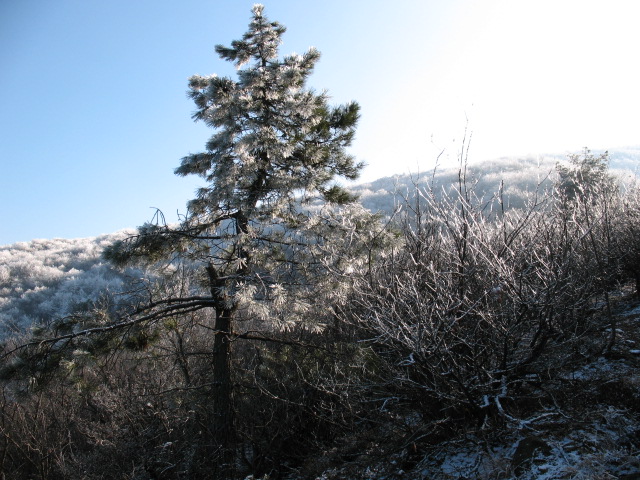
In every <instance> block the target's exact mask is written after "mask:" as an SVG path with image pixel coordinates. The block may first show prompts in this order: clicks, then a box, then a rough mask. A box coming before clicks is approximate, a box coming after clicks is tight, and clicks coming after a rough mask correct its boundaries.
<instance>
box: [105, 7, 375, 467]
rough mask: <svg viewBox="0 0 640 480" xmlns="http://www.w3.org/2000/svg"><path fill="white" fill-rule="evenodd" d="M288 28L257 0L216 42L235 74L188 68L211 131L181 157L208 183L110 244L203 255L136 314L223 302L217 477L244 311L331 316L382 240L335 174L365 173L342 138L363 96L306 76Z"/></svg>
mask: <svg viewBox="0 0 640 480" xmlns="http://www.w3.org/2000/svg"><path fill="white" fill-rule="evenodd" d="M284 32H285V28H284V27H283V26H282V25H280V24H279V23H277V22H270V21H269V20H268V19H267V18H266V17H265V15H264V12H263V6H262V5H255V6H254V7H253V18H252V20H251V23H250V25H249V29H248V31H247V33H245V34H244V36H243V38H242V40H237V41H233V42H232V43H231V46H230V47H224V46H217V47H216V51H217V53H218V55H219V56H220V57H221V58H222V59H224V60H227V61H230V62H232V63H233V64H234V65H235V66H236V67H237V68H238V75H237V79H236V80H233V79H231V78H226V77H219V76H216V75H211V76H207V77H203V76H194V77H192V78H191V79H190V81H189V88H190V90H189V95H190V97H191V98H192V99H193V100H194V102H195V104H196V107H197V108H196V111H195V113H194V115H193V118H194V119H195V120H196V121H202V122H205V123H206V124H207V125H208V126H210V127H211V128H213V129H214V133H213V135H212V136H211V138H210V139H209V141H208V142H207V144H206V149H205V151H204V152H201V153H195V154H191V155H188V156H186V157H185V158H183V159H182V162H181V165H180V166H179V167H178V168H177V169H176V174H177V175H181V176H184V175H198V176H200V177H202V178H203V179H205V181H206V182H207V183H206V185H205V186H203V187H202V188H200V189H199V190H198V191H197V196H196V198H194V199H193V200H191V201H190V202H189V203H188V210H187V214H186V215H185V216H184V218H183V220H182V221H181V223H180V224H179V225H177V226H173V227H172V226H168V225H166V224H165V223H164V222H160V221H156V222H152V223H147V224H145V225H143V226H142V227H140V228H139V231H138V234H137V235H135V236H133V237H131V238H128V239H126V240H123V241H120V242H117V243H115V244H114V245H113V246H111V247H109V248H108V249H107V250H106V251H105V257H106V258H107V259H109V260H111V261H112V262H114V263H116V264H120V265H126V264H130V263H132V262H136V261H138V262H143V263H148V264H152V263H154V262H158V261H169V262H173V263H175V262H182V264H183V265H189V266H191V267H192V268H194V269H199V271H200V278H201V279H202V280H203V282H202V284H203V286H204V290H205V294H203V293H202V291H193V292H190V293H189V294H181V295H180V296H177V297H175V298H161V299H159V300H154V301H152V302H149V303H148V305H146V306H145V307H143V308H140V309H138V310H137V311H136V313H135V315H134V316H132V317H131V319H130V320H128V322H129V323H131V322H139V321H142V320H144V321H146V320H148V319H158V318H162V317H165V316H175V315H179V314H181V313H183V312H189V311H193V310H198V309H201V308H211V309H212V311H213V312H214V313H215V317H214V318H215V326H214V330H215V333H214V334H215V338H214V348H213V351H212V362H211V364H212V382H211V384H212V385H213V387H212V393H211V394H212V398H213V404H214V407H215V409H216V416H215V419H214V420H213V425H212V426H211V427H212V431H213V434H214V436H215V439H216V442H217V444H218V445H217V446H218V448H219V449H220V450H219V451H220V452H222V453H220V457H219V465H222V467H221V470H220V471H219V472H218V473H217V474H216V475H217V476H218V477H219V478H222V477H224V476H228V475H229V472H228V471H227V470H226V469H225V467H224V465H230V464H232V463H233V451H232V450H233V445H234V428H233V389H232V372H231V366H230V358H231V344H232V340H233V339H234V338H237V337H238V336H241V337H242V338H250V335H249V334H247V333H246V332H245V333H244V334H242V333H241V332H239V330H238V324H239V322H246V324H247V325H250V327H245V330H246V329H248V328H251V329H252V330H254V331H255V330H260V329H262V330H263V331H264V329H269V328H277V327H278V326H280V327H287V326H290V325H292V323H293V322H297V323H299V322H301V321H302V320H303V319H304V318H316V319H322V318H326V317H327V311H330V310H331V309H330V306H331V305H330V302H335V301H338V300H337V299H338V297H339V296H340V291H341V289H340V285H346V283H344V282H342V283H341V279H345V278H346V277H347V275H343V274H344V273H345V272H348V271H351V270H352V269H353V268H354V265H355V264H357V263H362V262H365V261H367V260H366V259H367V258H368V257H367V255H366V253H367V252H366V250H367V248H370V247H371V244H369V246H368V247H367V246H366V245H365V243H366V242H364V243H363V242H358V241H356V240H355V239H356V237H358V236H357V235H354V232H356V231H357V232H363V233H364V234H365V235H369V239H371V240H375V238H378V237H376V235H375V232H376V231H378V232H379V231H380V230H379V229H378V230H376V228H375V226H374V224H376V219H375V218H374V217H373V216H371V215H370V214H368V213H367V212H366V211H364V209H362V207H360V206H358V205H356V204H355V203H352V201H353V200H354V198H353V197H352V196H351V195H349V194H348V193H347V192H346V191H345V190H344V189H342V188H341V187H339V186H338V185H336V184H335V183H334V182H335V178H336V177H344V178H347V179H355V178H357V176H358V173H359V170H360V169H361V168H362V165H361V164H359V163H356V162H355V161H354V159H353V157H352V156H350V155H348V154H347V153H346V151H345V148H346V147H348V146H349V145H350V144H351V142H352V140H353V137H354V132H355V126H356V122H357V120H358V115H359V114H358V110H359V107H358V105H357V104H356V103H349V104H347V105H341V106H337V107H333V106H330V105H328V98H327V95H326V94H325V93H317V92H315V91H313V90H312V89H309V88H307V87H306V86H305V83H306V81H307V79H308V77H309V75H310V74H311V73H312V71H313V68H314V66H315V64H316V63H317V61H318V59H319V58H320V54H319V52H318V51H317V50H315V49H313V48H312V49H310V50H309V51H308V52H306V53H305V54H303V55H296V54H294V55H290V56H286V57H284V58H282V59H280V58H279V57H278V47H279V45H280V43H281V37H282V34H283V33H284ZM318 200H321V202H320V203H319V202H318ZM320 204H324V205H328V206H326V207H324V208H322V207H321V205H320ZM305 205H306V206H305ZM379 238H382V237H381V236H380V237H379ZM330 272H332V274H331V275H330V274H329V273H330ZM259 321H262V322H261V324H260V322H259ZM124 323H127V322H124ZM307 326H308V327H309V328H321V325H317V324H316V325H307Z"/></svg>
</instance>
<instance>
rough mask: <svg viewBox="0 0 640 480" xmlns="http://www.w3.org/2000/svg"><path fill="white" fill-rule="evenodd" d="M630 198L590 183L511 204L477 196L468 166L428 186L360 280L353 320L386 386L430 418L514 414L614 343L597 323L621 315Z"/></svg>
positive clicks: (351, 312) (479, 418)
mask: <svg viewBox="0 0 640 480" xmlns="http://www.w3.org/2000/svg"><path fill="white" fill-rule="evenodd" d="M574 187H575V185H574ZM620 205H621V202H620V197H619V196H617V192H614V191H611V190H607V191H604V190H603V189H599V186H598V185H591V186H590V189H589V196H581V195H576V196H574V197H573V198H572V199H571V203H570V204H569V202H567V201H566V199H565V198H563V197H562V196H561V195H560V193H559V192H558V191H552V192H547V193H544V194H543V193H542V192H540V193H538V194H533V195H532V197H531V201H530V203H529V204H528V205H527V206H526V208H524V209H511V210H506V209H505V208H503V204H502V202H501V195H500V192H498V193H497V194H496V196H495V197H494V198H493V199H492V200H489V201H488V202H487V201H480V200H478V199H477V198H475V197H474V194H473V186H471V185H468V184H467V181H466V178H465V169H464V166H462V167H461V169H460V178H459V184H458V187H457V188H456V189H452V190H450V191H447V192H444V193H443V194H439V195H436V194H435V193H434V192H433V191H430V190H426V191H425V190H419V191H417V192H416V199H415V200H414V201H413V203H411V204H406V205H405V214H404V218H403V221H402V224H401V226H400V228H401V231H402V235H403V238H404V245H403V246H402V247H400V248H396V249H395V250H394V251H393V253H392V254H391V255H390V256H389V257H388V259H387V260H386V261H381V262H378V263H377V264H376V265H374V267H373V268H372V269H371V271H370V272H368V273H367V274H365V275H362V276H361V278H360V280H359V282H360V284H359V286H358V288H357V289H356V290H357V291H358V294H357V295H356V296H355V298H354V300H353V303H352V305H351V308H350V310H349V311H348V312H345V313H346V315H345V316H346V317H347V318H351V319H352V321H354V322H355V323H356V324H357V325H358V326H359V327H360V329H361V332H362V334H363V336H364V337H365V338H366V339H367V340H368V342H369V344H370V345H371V346H372V348H374V349H375V351H376V352H377V354H378V355H379V356H380V357H381V358H383V359H384V361H385V362H386V363H387V365H388V366H389V367H390V372H391V371H392V372H393V376H392V377H389V378H388V379H387V382H388V383H387V384H388V385H390V386H391V387H392V388H393V389H395V390H396V391H399V392H401V394H400V395H399V397H401V398H404V399H408V400H409V401H410V402H411V403H412V404H413V405H414V406H417V407H418V408H420V409H421V411H422V412H423V415H424V416H425V418H427V419H441V418H442V417H443V416H444V417H451V418H454V417H460V416H462V417H468V416H471V417H473V418H475V419H476V420H477V421H478V422H479V424H481V423H482V422H484V421H486V420H487V419H488V418H490V417H491V416H492V415H493V416H498V417H499V418H502V419H503V420H507V421H516V419H515V418H514V416H513V412H514V411H515V410H516V407H515V405H516V402H514V399H516V398H517V397H518V395H519V393H518V392H519V391H520V389H521V388H522V386H523V385H526V384H527V383H537V384H539V383H540V382H543V381H544V380H545V379H546V378H548V377H549V375H552V373H551V372H552V371H553V369H554V368H557V367H559V366H561V365H562V364H563V363H564V362H566V361H568V360H569V359H568V356H571V357H572V358H573V359H574V360H575V359H576V358H587V357H589V356H591V355H594V354H596V353H600V352H602V351H603V350H604V349H605V348H606V347H607V346H609V347H610V346H611V344H612V342H613V341H614V335H613V334H612V333H609V334H604V333H599V334H598V333H597V332H596V330H597V329H599V328H600V327H601V325H600V324H597V323H596V322H595V320H596V319H597V318H599V317H598V315H597V314H600V313H601V310H603V311H604V313H603V314H604V317H605V322H606V321H609V322H612V321H613V320H612V316H611V312H610V302H609V298H608V292H609V291H610V290H611V289H612V288H615V286H616V285H617V282H619V281H620V275H619V273H620V261H621V258H620V256H616V255H615V253H614V245H615V241H614V238H613V225H614V219H616V218H618V216H619V213H620ZM599 300H602V305H603V307H602V308H600V307H599V305H600V304H599V303H598V301H599ZM607 319H608V320H607ZM605 326H606V323H605ZM602 330H604V328H602ZM608 331H609V332H615V325H614V324H612V323H610V325H609V329H608ZM594 332H595V333H596V334H595V336H594V335H589V339H590V340H589V341H586V340H585V339H586V338H587V334H592V333H594ZM594 339H595V340H594ZM567 347H569V348H567ZM510 412H511V413H510Z"/></svg>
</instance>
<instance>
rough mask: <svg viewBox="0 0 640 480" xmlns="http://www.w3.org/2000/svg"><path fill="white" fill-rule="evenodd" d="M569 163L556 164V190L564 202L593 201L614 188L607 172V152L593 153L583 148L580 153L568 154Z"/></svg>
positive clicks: (612, 180) (611, 178)
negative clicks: (557, 176) (557, 177)
mask: <svg viewBox="0 0 640 480" xmlns="http://www.w3.org/2000/svg"><path fill="white" fill-rule="evenodd" d="M568 158H569V165H561V164H557V165H556V170H557V172H558V175H559V179H558V182H557V188H558V191H559V193H560V195H561V197H562V198H563V200H564V201H565V202H569V203H572V202H576V201H578V200H579V201H590V202H594V201H595V200H596V199H597V197H598V196H599V195H603V194H609V193H611V192H613V191H614V190H615V181H614V179H613V177H612V176H611V175H610V174H609V152H604V153H603V154H601V155H594V154H592V153H591V151H590V150H589V149H587V148H585V149H584V150H583V152H582V155H576V154H571V155H569V157H568Z"/></svg>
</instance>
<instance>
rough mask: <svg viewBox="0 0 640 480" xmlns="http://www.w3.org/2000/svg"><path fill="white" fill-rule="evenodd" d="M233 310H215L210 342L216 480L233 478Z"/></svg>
mask: <svg viewBox="0 0 640 480" xmlns="http://www.w3.org/2000/svg"><path fill="white" fill-rule="evenodd" d="M232 315H233V311H232V310H229V309H216V323H215V329H216V333H215V338H214V343H213V359H212V367H213V407H214V417H213V425H212V427H213V428H212V430H213V435H214V440H215V445H216V450H218V458H219V461H218V462H217V463H218V470H219V471H218V472H217V475H216V478H221V479H226V478H232V477H233V470H234V468H233V467H234V461H235V455H234V445H235V432H234V428H233V385H232V380H231V363H230V360H231V339H230V338H229V334H230V333H231V320H232Z"/></svg>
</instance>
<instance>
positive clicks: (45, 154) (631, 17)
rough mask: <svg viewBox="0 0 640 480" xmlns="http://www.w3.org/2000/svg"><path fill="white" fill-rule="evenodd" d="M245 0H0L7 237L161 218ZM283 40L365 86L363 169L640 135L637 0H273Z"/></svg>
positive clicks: (185, 194)
mask: <svg viewBox="0 0 640 480" xmlns="http://www.w3.org/2000/svg"><path fill="white" fill-rule="evenodd" d="M253 3H254V2H253V1H244V0H206V1H205V0H182V1H181V2H175V1H164V0H154V1H150V0H136V1H131V0H109V1H98V0H56V1H55V2H52V1H49V0H20V1H11V0H9V1H3V2H0V65H2V68H0V104H1V105H2V108H0V162H1V163H0V214H1V216H0V244H7V243H13V242H16V241H27V240H31V239H34V238H54V237H63V238H74V237H87V236H94V235H98V234H101V233H110V232H113V231H116V230H119V229H121V228H126V227H134V226H137V225H140V224H142V223H143V222H144V221H146V220H149V219H150V218H151V217H152V216H153V213H154V210H153V208H160V209H161V210H163V211H164V213H165V216H166V217H167V219H168V221H175V220H176V219H177V214H176V212H177V211H180V212H184V205H185V203H186V201H187V200H188V199H190V198H191V197H192V195H193V192H194V190H195V188H196V187H197V186H198V185H199V184H200V181H199V179H197V178H192V179H191V178H179V177H176V176H175V175H174V174H173V169H174V168H175V167H176V166H178V165H179V162H180V158H182V157H183V156H185V155H186V154H188V153H191V152H196V151H201V150H202V148H203V146H204V143H205V141H206V139H207V138H208V136H209V134H210V131H208V130H207V129H206V128H205V127H204V126H202V125H199V124H195V123H193V121H192V120H191V118H190V115H191V112H192V110H193V106H192V104H191V102H190V100H188V99H187V97H186V95H185V92H186V89H187V78H188V77H189V76H190V75H192V74H196V73H197V74H203V75H206V74H211V73H218V74H223V75H234V71H233V69H232V68H231V66H230V65H228V64H226V63H225V62H222V61H221V60H220V59H219V58H218V57H217V56H216V55H215V53H214V46H215V45H216V44H225V45H228V44H229V43H230V42H231V41H232V40H234V39H238V38H240V37H241V35H242V34H243V33H244V32H245V31H246V27H247V24H248V22H249V19H250V15H251V12H250V11H251V6H252V5H253ZM263 3H264V4H265V8H266V14H267V16H268V17H269V18H270V19H272V20H278V21H280V22H281V23H283V24H284V25H286V26H287V33H286V34H285V36H284V43H283V46H282V49H281V52H282V53H283V54H288V53H291V52H302V51H305V50H306V49H307V48H308V47H309V46H312V45H313V46H315V47H317V48H318V49H319V50H320V51H321V52H322V59H321V61H320V63H319V64H318V66H317V68H316V72H315V74H314V75H313V77H312V78H311V86H313V87H314V88H316V89H318V90H322V89H327V90H328V91H329V94H330V95H331V96H332V98H333V102H334V103H343V102H346V101H350V100H356V101H358V102H359V103H360V104H361V107H362V119H361V122H360V126H359V128H358V134H357V139H356V142H355V143H354V146H353V148H352V153H354V154H355V155H356V156H357V157H358V158H359V159H360V160H363V161H365V162H366V163H367V164H368V167H367V168H366V169H365V171H364V172H363V176H362V179H363V180H373V179H375V178H379V177H381V176H385V175H391V174H394V173H406V172H407V171H413V172H416V171H418V170H421V171H425V170H431V169H432V168H433V165H434V161H435V158H436V156H437V154H438V152H440V151H441V150H444V151H445V154H444V155H443V156H442V157H441V160H442V163H443V165H444V166H447V165H450V164H453V162H454V161H455V158H456V155H457V153H458V152H459V149H460V142H461V139H462V136H463V134H464V131H465V126H468V129H469V131H470V132H472V134H473V136H472V142H471V150H470V159H471V160H478V161H479V160H483V159H486V158H492V157H497V156H502V155H514V154H527V153H533V154H536V153H545V152H551V153H562V152H568V151H575V150H579V149H580V148H581V147H583V146H589V147H592V148H594V149H595V148H614V147H617V146H626V145H637V144H639V143H640V141H639V134H640V121H638V119H637V117H638V112H639V111H640V95H639V93H638V85H640V69H638V67H637V48H638V46H639V45H640V29H638V28H637V25H636V22H637V19H638V18H640V2H634V1H625V0H609V1H607V2H604V1H591V0H581V1H574V0H553V1H551V0H535V1H528V0H483V1H477V0H447V1H445V0H438V1H436V0H397V1H395V2H389V1H388V0H387V1H378V0H369V1H360V0H350V1H347V0H341V1H338V0H324V1H323V2H311V1H305V0H272V1H264V2H263Z"/></svg>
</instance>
